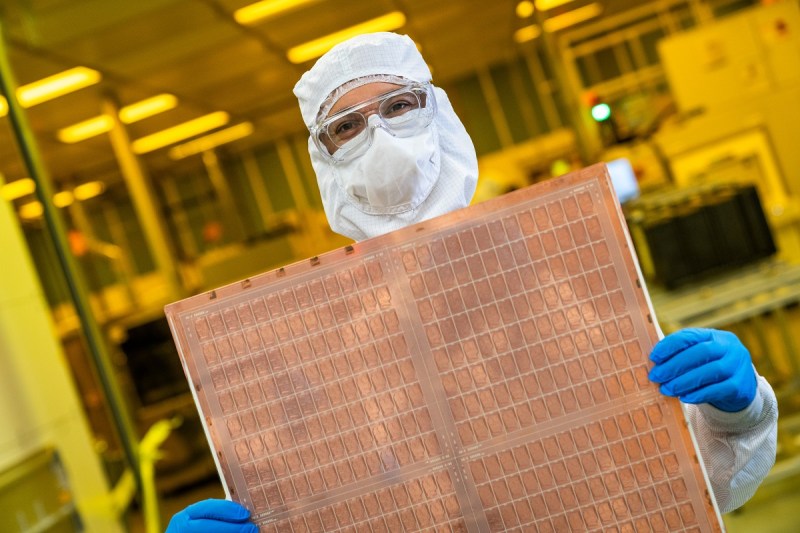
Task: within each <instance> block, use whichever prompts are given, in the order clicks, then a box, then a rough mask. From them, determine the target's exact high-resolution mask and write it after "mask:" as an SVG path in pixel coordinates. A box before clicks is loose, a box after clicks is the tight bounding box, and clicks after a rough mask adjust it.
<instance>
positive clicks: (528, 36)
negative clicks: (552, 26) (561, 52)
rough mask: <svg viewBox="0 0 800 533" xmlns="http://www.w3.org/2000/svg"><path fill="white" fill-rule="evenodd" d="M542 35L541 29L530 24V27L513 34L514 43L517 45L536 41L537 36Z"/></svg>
mask: <svg viewBox="0 0 800 533" xmlns="http://www.w3.org/2000/svg"><path fill="white" fill-rule="evenodd" d="M541 34H542V30H541V28H539V26H537V25H536V24H532V25H530V26H525V27H524V28H520V29H518V30H517V31H515V32H514V41H515V42H518V43H525V42H528V41H532V40H533V39H536V38H537V37H538V36H539V35H541Z"/></svg>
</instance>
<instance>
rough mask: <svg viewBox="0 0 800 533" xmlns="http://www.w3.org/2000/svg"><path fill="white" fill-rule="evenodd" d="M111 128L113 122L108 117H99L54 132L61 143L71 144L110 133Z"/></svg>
mask: <svg viewBox="0 0 800 533" xmlns="http://www.w3.org/2000/svg"><path fill="white" fill-rule="evenodd" d="M113 126H114V120H113V119H112V118H111V117H110V116H108V115H100V116H99V117H94V118H90V119H89V120H84V121H83V122H78V123H77V124H73V125H72V126H67V127H66V128H62V129H60V130H58V132H56V137H58V140H59V141H61V142H62V143H67V144H72V143H76V142H80V141H84V140H86V139H88V138H90V137H94V136H95V135H100V134H101V133H106V132H108V131H111V128H112V127H113Z"/></svg>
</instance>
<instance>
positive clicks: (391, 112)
mask: <svg viewBox="0 0 800 533" xmlns="http://www.w3.org/2000/svg"><path fill="white" fill-rule="evenodd" d="M418 106H419V104H418V103H417V99H416V98H414V97H410V96H401V97H397V98H395V99H393V100H391V101H389V102H387V103H386V105H385V106H384V112H383V115H384V116H387V117H396V116H398V115H402V114H403V113H407V112H408V111H409V110H411V109H415V108H416V107H418Z"/></svg>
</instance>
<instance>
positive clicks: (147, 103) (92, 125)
mask: <svg viewBox="0 0 800 533" xmlns="http://www.w3.org/2000/svg"><path fill="white" fill-rule="evenodd" d="M177 105H178V99H177V98H175V97H174V96H173V95H171V94H166V93H165V94H159V95H157V96H153V97H152V98H146V99H144V100H140V101H139V102H135V103H133V104H131V105H127V106H125V107H122V108H120V110H119V119H120V120H121V121H122V122H124V123H126V124H130V123H132V122H137V121H139V120H143V119H146V118H148V117H152V116H153V115H156V114H158V113H163V112H164V111H168V110H170V109H172V108H174V107H175V106H177ZM113 127H114V121H113V120H112V119H111V117H110V116H109V115H100V116H97V117H92V118H90V119H88V120H84V121H83V122H78V123H77V124H73V125H72V126H67V127H66V128H61V129H60V130H58V132H57V133H56V137H58V140H59V141H61V142H63V143H67V144H73V143H76V142H80V141H85V140H86V139H89V138H91V137H95V136H96V135H100V134H102V133H107V132H109V131H111V128H113Z"/></svg>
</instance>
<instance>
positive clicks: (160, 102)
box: [119, 93, 178, 124]
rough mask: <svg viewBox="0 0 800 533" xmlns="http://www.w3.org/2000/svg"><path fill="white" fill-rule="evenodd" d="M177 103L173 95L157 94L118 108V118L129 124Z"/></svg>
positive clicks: (167, 109)
mask: <svg viewBox="0 0 800 533" xmlns="http://www.w3.org/2000/svg"><path fill="white" fill-rule="evenodd" d="M177 105H178V99H177V98H176V97H175V96H174V95H171V94H167V93H163V94H158V95H156V96H153V97H151V98H145V99H144V100H140V101H138V102H135V103H133V104H131V105H126V106H125V107H123V108H121V109H120V110H119V119H120V120H121V121H122V122H124V123H125V124H131V123H133V122H138V121H140V120H144V119H146V118H148V117H152V116H153V115H157V114H159V113H163V112H164V111H169V110H170V109H174V108H175V107H176V106H177Z"/></svg>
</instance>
